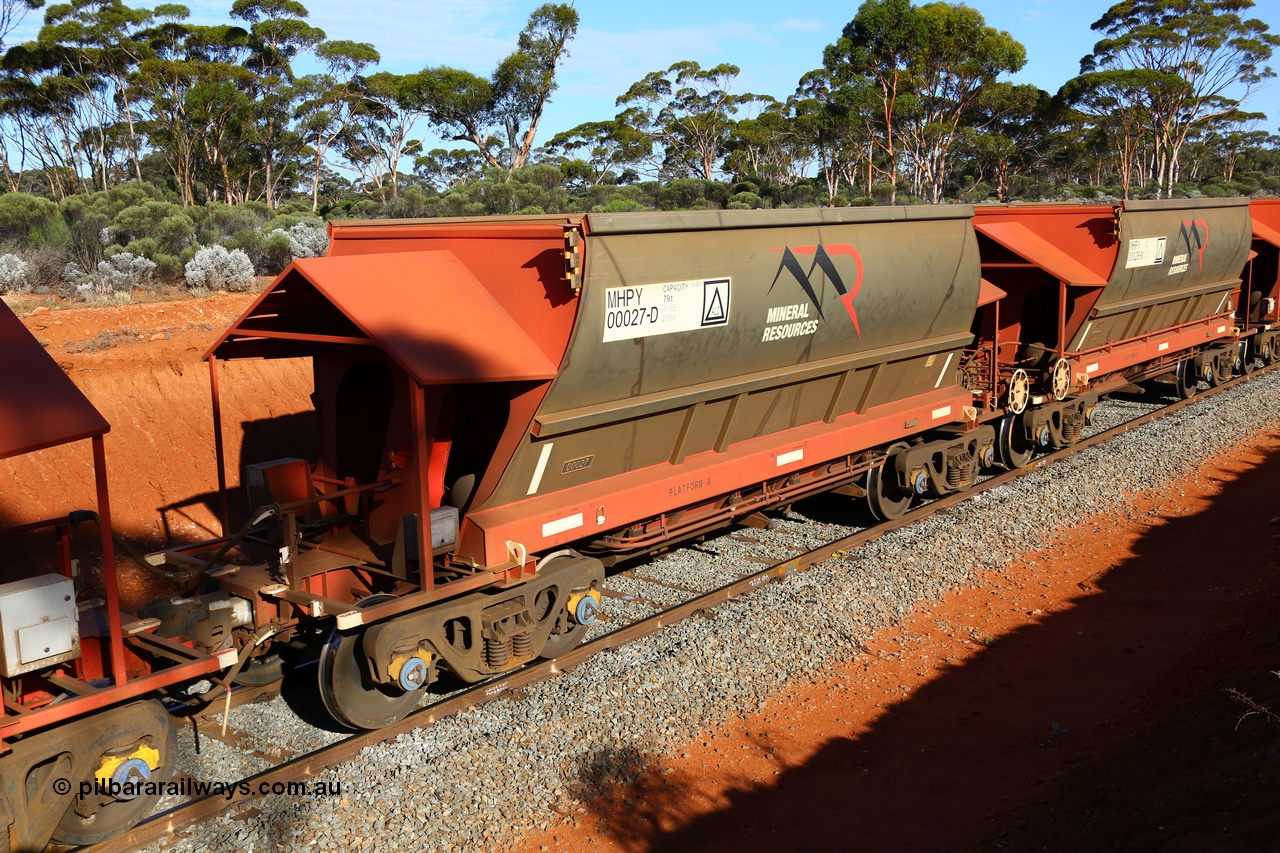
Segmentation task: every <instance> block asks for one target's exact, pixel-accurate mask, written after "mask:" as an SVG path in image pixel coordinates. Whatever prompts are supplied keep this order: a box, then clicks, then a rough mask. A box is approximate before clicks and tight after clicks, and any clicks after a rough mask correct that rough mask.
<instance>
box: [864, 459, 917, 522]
mask: <svg viewBox="0 0 1280 853" xmlns="http://www.w3.org/2000/svg"><path fill="white" fill-rule="evenodd" d="M907 449H908V448H907V445H906V444H905V443H903V442H901V441H899V442H898V443H897V444H893V445H890V446H889V449H888V450H887V451H886V452H885V458H884V463H883V464H881V465H877V466H876V467H875V468H872V469H871V470H870V471H868V472H867V508H868V509H870V510H871V514H872V515H873V516H875V518H876V519H877V520H879V521H893V520H894V519H895V518H901V517H902V516H903V514H904V513H906V511H907V509H908V508H909V507H910V506H911V498H912V494H911V492H910V490H907V491H903V490H902V489H900V488H898V485H897V483H896V482H895V481H894V480H895V478H894V477H892V476H886V475H885V469H886V468H888V469H889V470H890V471H892V470H893V464H894V460H895V458H896V457H897V455H898V453H900V452H903V451H906V450H907Z"/></svg>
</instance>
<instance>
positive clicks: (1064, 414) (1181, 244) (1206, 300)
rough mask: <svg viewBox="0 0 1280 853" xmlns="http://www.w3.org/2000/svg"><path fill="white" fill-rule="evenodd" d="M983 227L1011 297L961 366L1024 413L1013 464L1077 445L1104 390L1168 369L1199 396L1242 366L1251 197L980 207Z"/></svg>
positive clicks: (1013, 429) (984, 241) (984, 316)
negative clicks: (1238, 309)
mask: <svg viewBox="0 0 1280 853" xmlns="http://www.w3.org/2000/svg"><path fill="white" fill-rule="evenodd" d="M974 228H975V230H976V231H977V232H978V241H979V246H980V248H981V253H982V275H983V278H984V280H986V281H988V282H989V283H990V284H992V285H994V286H995V287H996V288H998V289H999V291H1001V293H1002V294H1003V296H1002V298H1001V299H1000V300H999V301H998V303H995V304H992V305H991V306H990V307H989V308H986V309H984V310H983V311H982V312H981V313H980V315H979V317H978V318H977V319H976V321H975V326H974V331H975V334H976V337H977V338H978V341H979V343H978V345H977V346H976V347H975V348H974V350H973V351H971V353H970V355H971V357H970V359H969V360H968V361H967V363H966V369H967V370H968V372H969V373H970V376H971V380H970V381H971V385H972V386H973V387H975V388H980V389H984V390H987V391H989V392H990V398H989V400H988V405H990V406H1002V407H1003V408H1004V409H1005V410H1006V411H1008V412H1010V413H1011V414H1014V415H1017V416H1018V417H1017V419H1016V422H1013V421H1010V422H1009V425H1008V426H1007V427H1006V431H1005V432H1002V433H1001V440H1000V449H1001V458H1002V460H1003V461H1004V462H1005V463H1006V464H1014V465H1017V464H1021V463H1022V462H1025V460H1026V459H1028V458H1030V457H1029V454H1030V452H1031V450H1032V449H1033V446H1036V445H1038V446H1062V445H1063V444H1066V443H1070V442H1071V441H1072V440H1074V439H1075V438H1078V437H1079V433H1080V430H1081V429H1082V427H1083V424H1084V422H1085V420H1087V417H1088V411H1089V410H1090V408H1091V407H1092V405H1093V404H1094V402H1096V399H1097V395H1098V394H1100V393H1107V392H1110V391H1115V390H1119V389H1120V388H1123V387H1126V386H1128V385H1129V384H1130V383H1132V382H1136V381H1139V380H1141V379H1146V378H1150V377H1153V376H1156V375H1160V374H1164V373H1169V372H1170V371H1171V370H1172V371H1177V373H1178V377H1179V387H1180V389H1181V390H1182V392H1183V393H1184V394H1185V393H1194V387H1195V383H1196V381H1197V380H1198V379H1201V378H1203V379H1208V380H1210V381H1219V380H1222V379H1226V378H1228V377H1230V376H1231V374H1232V372H1233V370H1235V369H1237V368H1239V367H1240V366H1241V359H1240V358H1239V356H1240V354H1241V350H1240V347H1239V338H1240V333H1241V329H1240V328H1239V327H1238V326H1237V324H1236V321H1235V319H1234V313H1235V304H1236V301H1237V299H1238V298H1239V290H1240V286H1241V278H1240V271H1241V270H1242V269H1243V268H1244V265H1245V262H1246V260H1247V257H1248V252H1249V240H1250V230H1249V213H1248V203H1247V201H1246V200H1243V199H1209V200H1197V201H1182V200H1174V201H1127V202H1124V203H1122V204H1120V205H1118V206H1116V207H1112V206H1100V205H1017V206H1012V205H1009V206H1006V205H1000V206H990V207H980V208H978V209H977V210H976V215H975V217H974Z"/></svg>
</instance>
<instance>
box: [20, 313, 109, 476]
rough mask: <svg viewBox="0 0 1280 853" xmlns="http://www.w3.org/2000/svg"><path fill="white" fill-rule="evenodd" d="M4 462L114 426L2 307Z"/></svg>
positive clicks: (92, 434)
mask: <svg viewBox="0 0 1280 853" xmlns="http://www.w3.org/2000/svg"><path fill="white" fill-rule="evenodd" d="M0 364H2V365H4V370H2V371H0V459H4V458H7V457H10V456H18V455H20V454H23V453H31V452H32V451H35V450H41V449H43V448H46V447H54V446H56V445H59V444H66V443H67V442H70V441H78V440H80V439H82V438H90V437H92V436H95V435H102V434H103V433H105V432H106V431H107V430H109V429H110V428H111V427H110V425H108V424H107V421H106V418H104V417H102V415H101V414H100V413H99V412H98V410H97V409H95V408H94V407H93V403H90V402H89V400H88V398H87V397H85V396H84V394H83V393H82V392H81V391H80V389H79V388H77V387H76V384H75V383H74V382H72V381H71V379H70V378H68V377H67V374H65V373H63V372H62V368H60V367H58V364H57V362H55V361H54V360H53V359H52V358H50V357H49V354H48V353H47V352H45V351H44V347H42V346H40V343H39V341H37V340H36V339H35V338H34V337H32V335H31V333H30V332H28V331H27V330H26V328H25V327H24V326H23V325H22V321H21V320H19V319H18V317H17V315H15V314H14V313H13V311H11V310H10V309H9V306H7V305H4V303H0Z"/></svg>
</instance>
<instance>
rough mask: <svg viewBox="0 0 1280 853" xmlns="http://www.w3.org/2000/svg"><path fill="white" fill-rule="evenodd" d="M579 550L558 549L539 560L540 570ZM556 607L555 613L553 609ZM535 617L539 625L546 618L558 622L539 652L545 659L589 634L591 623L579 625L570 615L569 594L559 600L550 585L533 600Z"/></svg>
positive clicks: (555, 656)
mask: <svg viewBox="0 0 1280 853" xmlns="http://www.w3.org/2000/svg"><path fill="white" fill-rule="evenodd" d="M574 556H577V552H576V551H573V550H564V551H556V552H554V553H551V554H548V555H547V556H545V557H543V558H542V559H541V560H539V561H538V571H539V572H542V571H544V570H545V569H546V567H547V565H548V564H550V563H552V562H554V561H555V560H556V558H558V557H574ZM553 609H555V611H556V612H555V613H553V612H552V610H553ZM533 618H534V621H535V622H537V623H538V624H539V625H541V624H542V623H543V620H545V619H555V620H556V624H555V625H553V626H552V628H551V636H549V637H547V642H546V643H545V644H543V646H542V651H540V652H538V657H540V658H542V659H543V660H551V659H552V658H558V657H560V655H562V654H564V653H565V652H567V651H569V650H571V649H574V648H577V647H578V646H579V645H581V644H582V641H583V640H584V639H585V638H586V636H587V630H588V629H589V628H590V627H591V626H590V625H579V624H577V623H576V622H575V621H574V620H573V619H572V618H571V617H570V615H569V595H568V594H567V592H566V594H565V595H564V600H563V601H559V600H557V599H556V597H555V593H553V592H552V590H551V588H550V587H547V588H546V589H544V590H542V592H540V593H538V597H537V598H535V599H534V602H533Z"/></svg>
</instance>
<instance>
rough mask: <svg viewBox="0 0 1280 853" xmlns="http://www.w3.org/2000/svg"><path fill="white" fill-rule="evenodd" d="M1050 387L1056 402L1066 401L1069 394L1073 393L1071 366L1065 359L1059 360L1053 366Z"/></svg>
mask: <svg viewBox="0 0 1280 853" xmlns="http://www.w3.org/2000/svg"><path fill="white" fill-rule="evenodd" d="M1049 387H1050V388H1051V389H1052V391H1053V399H1055V400H1065V399H1067V394H1069V393H1071V365H1070V364H1068V363H1067V360H1066V359H1065V358H1060V359H1058V362H1057V364H1055V365H1054V366H1053V372H1052V373H1051V374H1049Z"/></svg>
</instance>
